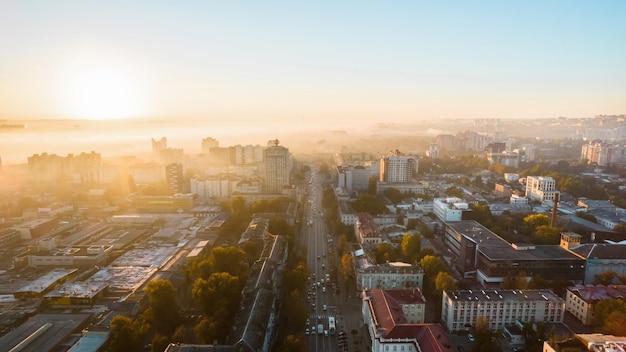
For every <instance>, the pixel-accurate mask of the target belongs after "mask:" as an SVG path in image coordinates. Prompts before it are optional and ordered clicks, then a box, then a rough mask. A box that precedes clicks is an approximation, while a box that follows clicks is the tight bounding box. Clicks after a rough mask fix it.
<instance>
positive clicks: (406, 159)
mask: <svg viewBox="0 0 626 352" xmlns="http://www.w3.org/2000/svg"><path fill="white" fill-rule="evenodd" d="M413 172H417V157H413V156H405V155H403V154H402V153H400V151H398V150H397V149H396V150H394V151H392V152H391V155H389V156H386V157H384V158H382V159H380V181H381V182H411V181H412V180H413Z"/></svg>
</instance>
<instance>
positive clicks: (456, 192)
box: [446, 186, 463, 198]
mask: <svg viewBox="0 0 626 352" xmlns="http://www.w3.org/2000/svg"><path fill="white" fill-rule="evenodd" d="M446 195H447V196H449V197H457V198H461V197H463V191H461V190H460V189H459V188H458V187H456V186H452V187H450V188H448V189H447V190H446Z"/></svg>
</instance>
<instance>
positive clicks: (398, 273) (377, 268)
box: [356, 262, 424, 290]
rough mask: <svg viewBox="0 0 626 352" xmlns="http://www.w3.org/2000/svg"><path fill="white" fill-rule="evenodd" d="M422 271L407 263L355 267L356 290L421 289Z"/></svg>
mask: <svg viewBox="0 0 626 352" xmlns="http://www.w3.org/2000/svg"><path fill="white" fill-rule="evenodd" d="M423 282H424V270H422V268H421V267H419V266H414V265H411V264H407V263H400V262H392V263H386V264H380V265H367V266H364V267H357V269H356V285H357V289H358V290H366V289H375V288H376V289H400V288H419V289H422V285H423Z"/></svg>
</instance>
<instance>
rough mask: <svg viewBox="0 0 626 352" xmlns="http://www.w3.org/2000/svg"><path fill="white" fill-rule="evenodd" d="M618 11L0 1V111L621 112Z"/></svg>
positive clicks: (602, 7)
mask: <svg viewBox="0 0 626 352" xmlns="http://www.w3.org/2000/svg"><path fill="white" fill-rule="evenodd" d="M624 14H626V1H428V2H426V1H406V2H404V1H388V2H383V1H307V2H305V1H282V2H277V1H208V0H207V1H184V2H183V1H133V2H129V1H78V0H77V1H34V0H33V1H21V0H20V1H17V0H16V1H7V0H0V31H1V33H2V35H1V36H0V77H1V79H0V119H2V118H5V119H15V118H32V117H35V118H48V117H50V118H52V117H84V118H113V117H132V116H138V117H139V116H141V117H144V116H184V117H195V118H205V119H209V120H210V119H223V118H228V119H233V120H234V121H241V122H247V121H268V120H272V121H279V122H281V121H285V120H289V121H296V122H297V121H302V120H308V119H310V118H315V119H316V120H317V121H329V122H330V121H337V120H343V121H371V122H374V121H390V120H391V121H393V120H396V121H407V120H422V119H434V118H437V119H439V118H454V117H467V118H478V117H486V118H537V117H556V116H568V117H585V116H593V115H596V114H613V113H615V114H620V113H626V25H625V24H624ZM79 115H80V116H79Z"/></svg>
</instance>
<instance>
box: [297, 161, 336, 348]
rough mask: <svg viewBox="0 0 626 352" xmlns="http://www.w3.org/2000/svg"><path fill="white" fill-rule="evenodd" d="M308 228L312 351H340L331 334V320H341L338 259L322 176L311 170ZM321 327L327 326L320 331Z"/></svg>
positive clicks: (309, 339) (307, 212)
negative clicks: (326, 213)
mask: <svg viewBox="0 0 626 352" xmlns="http://www.w3.org/2000/svg"><path fill="white" fill-rule="evenodd" d="M305 219H306V221H305V225H304V229H303V231H302V234H303V235H304V236H303V238H304V241H305V243H306V245H307V247H308V255H307V265H308V266H309V270H310V271H311V276H310V278H309V282H308V291H307V298H306V299H307V304H308V305H309V309H310V314H309V321H308V324H307V326H306V327H307V328H308V329H309V330H308V331H309V335H307V336H306V338H307V349H308V350H309V351H339V347H338V341H337V335H336V334H334V333H332V332H331V331H329V329H330V327H329V318H330V317H332V318H334V319H335V321H336V322H337V323H339V322H340V321H341V315H340V314H339V309H338V300H337V295H336V293H335V288H336V273H335V272H336V270H332V271H331V269H332V268H335V267H336V263H335V262H336V259H335V252H334V246H333V245H332V243H333V242H332V241H333V240H332V239H331V237H330V232H329V231H328V228H327V227H326V223H325V221H324V214H323V209H322V188H321V184H320V181H319V177H318V175H317V172H316V170H315V169H314V168H311V173H310V183H309V203H308V204H307V205H306V208H305ZM320 324H321V325H322V326H323V329H322V331H319V328H318V327H319V326H320Z"/></svg>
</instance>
